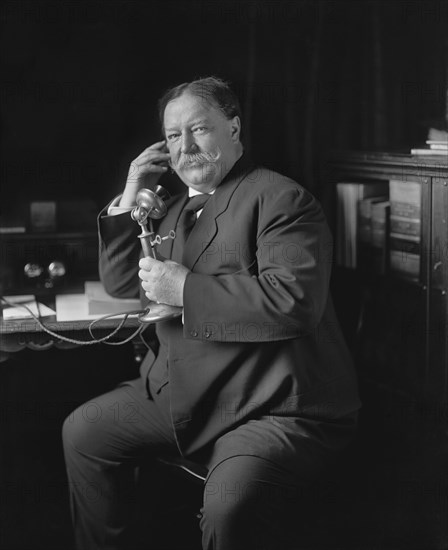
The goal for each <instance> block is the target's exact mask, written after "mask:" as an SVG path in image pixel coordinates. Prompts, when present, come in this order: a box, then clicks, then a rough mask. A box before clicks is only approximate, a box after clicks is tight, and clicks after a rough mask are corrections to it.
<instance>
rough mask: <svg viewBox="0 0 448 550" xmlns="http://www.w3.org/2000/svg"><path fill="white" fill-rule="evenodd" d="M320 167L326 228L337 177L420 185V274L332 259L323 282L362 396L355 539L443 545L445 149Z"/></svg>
mask: <svg viewBox="0 0 448 550" xmlns="http://www.w3.org/2000/svg"><path fill="white" fill-rule="evenodd" d="M324 170H325V174H324V177H325V180H326V181H327V182H329V183H332V184H333V185H328V186H327V189H328V193H327V195H326V196H325V197H324V200H323V203H324V208H325V210H326V211H327V216H328V218H329V219H330V222H331V225H332V229H333V231H335V228H336V190H335V187H336V185H335V184H336V183H337V182H361V183H363V182H371V181H390V180H391V179H395V180H396V179H399V180H402V181H414V182H418V183H419V184H420V185H421V191H422V193H421V196H422V205H421V206H422V219H421V229H422V234H421V239H422V240H421V244H422V253H421V266H420V277H419V281H418V282H415V283H412V282H408V281H406V280H403V279H400V278H398V277H397V276H394V274H393V273H387V274H385V275H373V274H371V275H369V274H368V273H367V274H366V273H365V272H362V271H361V270H356V269H355V270H350V269H343V268H338V267H337V266H336V265H335V267H334V274H333V281H332V291H333V296H334V299H335V304H336V310H337V312H338V315H339V317H340V320H341V324H342V326H343V329H344V331H345V333H346V336H347V339H348V341H349V344H350V346H351V349H352V352H353V356H354V359H355V365H356V368H357V371H358V375H359V384H360V391H361V398H362V401H363V408H362V409H361V413H360V430H359V437H358V443H357V447H356V449H357V450H356V451H355V456H356V466H357V467H356V468H354V469H353V472H356V473H355V474H354V475H355V478H356V479H355V481H354V484H353V487H352V493H351V496H352V499H353V502H355V503H356V505H354V507H353V510H351V512H352V513H353V514H354V516H353V517H354V521H355V522H357V525H358V528H359V541H360V543H361V544H360V547H361V548H362V547H363V546H362V543H364V544H365V543H366V539H367V538H369V540H370V542H371V544H373V545H375V543H376V544H377V545H378V548H389V547H391V548H419V549H420V548H426V549H427V550H431V549H434V550H439V549H442V548H448V522H447V518H448V475H447V469H446V463H447V460H448V435H447V433H448V432H447V429H446V425H447V418H448V412H447V411H448V407H447V401H448V300H447V292H448V158H447V157H423V156H422V157H413V156H410V155H404V154H393V153H369V152H344V153H337V154H333V155H332V156H331V157H330V158H329V160H328V162H327V164H325V165H324ZM356 453H358V454H356ZM384 510H387V514H385V512H384Z"/></svg>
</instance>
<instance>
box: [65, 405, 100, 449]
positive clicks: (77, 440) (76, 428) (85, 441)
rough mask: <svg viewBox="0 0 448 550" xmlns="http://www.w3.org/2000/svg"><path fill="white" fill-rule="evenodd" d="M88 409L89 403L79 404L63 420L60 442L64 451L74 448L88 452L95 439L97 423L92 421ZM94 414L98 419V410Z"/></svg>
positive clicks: (90, 412) (91, 415) (92, 418)
mask: <svg viewBox="0 0 448 550" xmlns="http://www.w3.org/2000/svg"><path fill="white" fill-rule="evenodd" d="M89 409H91V407H90V404H87V403H86V404H84V405H81V406H80V407H78V408H77V409H75V410H74V411H73V412H72V413H71V414H69V416H67V418H66V419H65V420H64V423H63V425H62V442H63V445H64V449H65V450H66V452H67V451H70V450H71V449H73V448H75V449H76V450H78V451H84V452H86V453H89V450H90V447H91V445H92V443H94V442H95V440H96V439H97V436H98V423H97V421H94V416H93V413H92V411H91V410H89ZM95 414H96V418H97V419H98V418H99V415H98V412H96V413H95Z"/></svg>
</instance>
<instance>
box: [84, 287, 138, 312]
mask: <svg viewBox="0 0 448 550" xmlns="http://www.w3.org/2000/svg"><path fill="white" fill-rule="evenodd" d="M84 293H85V295H86V296H87V304H88V313H89V314H102V315H108V314H112V313H128V312H130V311H136V310H140V309H141V307H142V306H141V303H140V300H139V299H138V298H114V297H113V296H110V295H109V294H107V292H106V290H105V289H104V287H103V285H102V283H101V282H100V281H86V282H85V283H84Z"/></svg>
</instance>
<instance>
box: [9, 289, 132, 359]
mask: <svg viewBox="0 0 448 550" xmlns="http://www.w3.org/2000/svg"><path fill="white" fill-rule="evenodd" d="M38 300H39V301H40V302H41V303H44V304H45V305H47V306H48V307H50V308H52V309H55V297H54V296H51V295H49V296H47V297H46V298H45V297H44V298H42V297H39V298H38ZM121 320H122V319H121V318H119V317H111V318H109V319H102V320H100V321H97V322H95V324H94V326H93V334H94V335H95V338H102V337H104V336H107V335H108V334H109V333H111V332H112V331H113V330H114V329H115V328H116V327H117V326H118V325H119V324H120V322H121ZM41 322H42V323H43V324H44V325H45V326H46V327H47V328H48V329H49V330H51V331H52V332H56V333H58V334H61V335H62V336H65V337H68V338H72V339H76V340H83V341H90V340H91V339H92V337H91V336H90V333H89V326H90V325H91V324H92V321H91V320H85V321H57V320H56V316H55V315H53V316H51V317H44V318H43V319H42V320H41ZM139 326H140V323H139V321H138V319H137V318H136V317H128V318H127V319H126V321H125V323H124V325H123V327H122V328H121V329H120V331H119V332H118V333H117V335H115V336H114V337H113V339H112V340H111V341H119V340H124V339H125V338H126V337H128V336H130V335H131V334H132V332H134V331H135V330H136V329H137V328H138V327H139ZM90 345H93V344H90ZM53 346H54V347H57V348H61V349H64V348H67V349H68V348H73V347H77V344H74V343H70V342H65V341H63V340H58V339H57V338H56V337H54V336H51V335H49V334H47V333H46V332H45V331H44V330H42V328H41V327H40V326H39V324H38V323H37V322H36V321H35V320H34V319H18V320H14V321H13V320H8V321H5V320H3V318H2V319H0V348H1V350H2V352H6V353H12V352H17V351H20V350H22V349H24V348H29V349H33V350H46V349H49V348H51V347H53Z"/></svg>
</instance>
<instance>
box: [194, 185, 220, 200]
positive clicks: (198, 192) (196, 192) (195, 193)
mask: <svg viewBox="0 0 448 550" xmlns="http://www.w3.org/2000/svg"><path fill="white" fill-rule="evenodd" d="M215 191H216V189H213V191H210V193H207V195H213V193H214V192H215ZM202 194H203V193H201V192H200V191H197V190H196V189H192V188H191V187H189V188H188V197H190V198H191V197H195V196H196V195H202Z"/></svg>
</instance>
